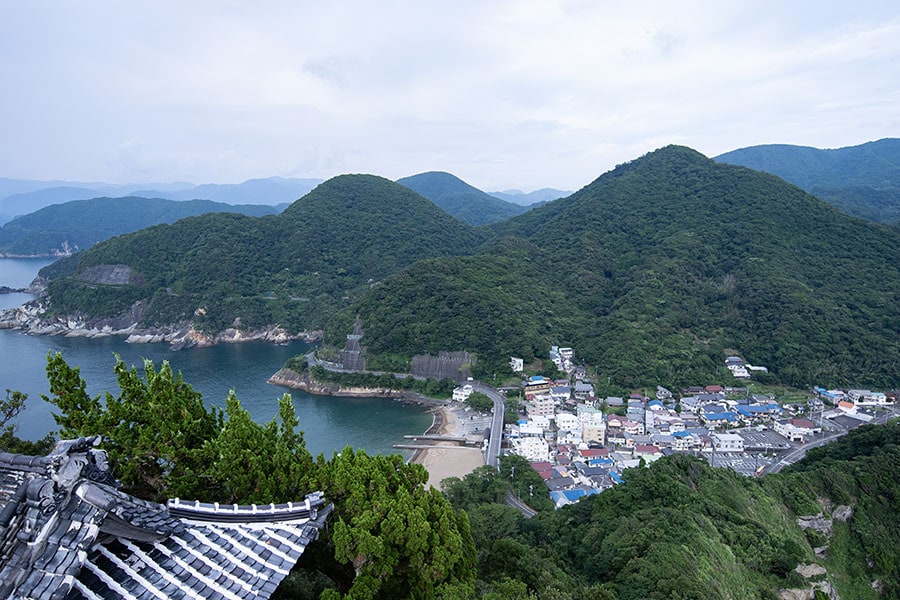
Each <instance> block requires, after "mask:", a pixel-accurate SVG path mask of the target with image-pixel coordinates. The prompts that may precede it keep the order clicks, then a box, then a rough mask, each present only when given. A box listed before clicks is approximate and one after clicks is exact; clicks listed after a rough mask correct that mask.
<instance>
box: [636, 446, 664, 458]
mask: <svg viewBox="0 0 900 600" xmlns="http://www.w3.org/2000/svg"><path fill="white" fill-rule="evenodd" d="M632 452H633V453H634V458H643V459H644V461H645V462H653V461H654V460H656V459H658V458H662V450H660V449H659V448H658V447H657V446H654V445H652V444H635V445H634V449H633V450H632Z"/></svg>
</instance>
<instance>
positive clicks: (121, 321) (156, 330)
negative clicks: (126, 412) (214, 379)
mask: <svg viewBox="0 0 900 600" xmlns="http://www.w3.org/2000/svg"><path fill="white" fill-rule="evenodd" d="M140 315H141V310H140V306H139V305H136V306H134V307H132V310H131V312H130V313H129V314H127V315H123V316H121V317H117V318H102V319H88V318H86V317H84V316H83V315H67V316H62V317H50V318H48V317H46V316H45V307H44V305H43V303H42V302H41V300H40V298H38V299H36V300H32V301H31V302H28V303H26V304H23V305H21V306H16V307H13V308H9V309H6V310H3V311H0V329H16V330H20V331H22V332H23V333H26V334H29V335H62V336H66V337H86V338H101V337H109V336H119V337H124V338H126V339H125V341H126V342H127V343H129V344H151V343H163V342H164V343H167V344H169V345H170V346H171V348H172V349H173V350H181V349H183V348H203V347H208V346H215V345H216V344H236V343H241V342H250V341H265V342H271V343H274V344H286V343H287V342H290V341H292V340H303V341H305V342H309V343H312V342H317V341H320V340H321V339H322V335H323V333H324V332H322V331H301V332H299V333H295V334H292V333H290V332H288V331H287V330H286V329H284V328H282V327H277V326H276V327H264V328H258V329H248V330H244V329H237V328H228V329H225V330H223V331H219V332H216V333H207V332H203V331H199V330H197V329H195V328H194V326H193V324H192V323H190V322H184V323H177V324H172V325H167V326H164V327H139V326H138V321H139V319H140Z"/></svg>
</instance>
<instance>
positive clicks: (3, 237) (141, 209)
mask: <svg viewBox="0 0 900 600" xmlns="http://www.w3.org/2000/svg"><path fill="white" fill-rule="evenodd" d="M215 212H229V213H239V214H243V215H249V216H257V217H261V216H263V215H273V214H276V209H275V208H274V207H272V206H263V205H251V204H244V205H237V206H235V205H231V204H223V203H221V202H212V201H210V200H188V201H183V202H179V201H175V200H164V199H162V198H138V197H134V196H130V197H126V198H93V199H91V200H73V201H71V202H64V203H62V204H52V205H50V206H47V207H45V208H41V209H39V210H36V211H35V212H33V213H29V214H27V215H23V216H21V217H16V218H15V219H13V220H12V221H10V222H9V223H6V224H5V225H3V227H0V253H5V254H14V255H19V256H34V255H53V254H59V253H65V252H75V251H78V250H84V249H86V248H90V247H91V246H93V245H94V244H96V243H98V242H102V241H103V240H106V239H109V238H111V237H113V236H115V235H121V234H123V233H131V232H133V231H137V230H139V229H143V228H145V227H150V226H151V225H157V224H159V223H174V222H175V221H177V220H178V219H183V218H185V217H192V216H196V215H202V214H206V213H215Z"/></svg>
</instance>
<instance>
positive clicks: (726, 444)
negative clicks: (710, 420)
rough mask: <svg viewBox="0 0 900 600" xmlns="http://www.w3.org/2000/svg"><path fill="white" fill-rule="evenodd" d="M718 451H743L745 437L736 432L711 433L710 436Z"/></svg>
mask: <svg viewBox="0 0 900 600" xmlns="http://www.w3.org/2000/svg"><path fill="white" fill-rule="evenodd" d="M709 437H710V438H711V439H712V442H713V448H715V449H716V452H743V451H744V438H742V437H741V436H739V435H738V434H736V433H719V432H715V433H711V434H710V436H709Z"/></svg>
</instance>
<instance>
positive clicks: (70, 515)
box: [0, 437, 330, 600]
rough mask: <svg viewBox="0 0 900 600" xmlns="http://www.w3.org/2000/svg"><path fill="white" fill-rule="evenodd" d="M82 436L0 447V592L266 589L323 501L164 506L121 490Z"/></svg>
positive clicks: (163, 594) (89, 595) (294, 556)
mask: <svg viewBox="0 0 900 600" xmlns="http://www.w3.org/2000/svg"><path fill="white" fill-rule="evenodd" d="M98 443H99V439H98V438H96V437H92V438H81V439H79V440H67V441H62V442H60V443H58V444H57V446H56V448H55V449H54V450H53V452H52V453H51V454H50V455H48V456H42V457H35V456H25V455H21V454H9V453H5V452H0V600H6V599H11V598H15V599H18V598H35V599H40V600H44V599H46V600H50V599H63V598H69V599H77V598H86V599H89V600H96V599H98V598H135V599H138V598H139V599H144V598H160V599H169V598H198V599H199V598H204V599H207V598H208V599H220V598H221V599H227V600H237V599H243V598H268V597H269V596H271V594H272V592H274V591H275V588H276V587H278V584H279V583H280V582H281V580H282V579H284V577H285V576H287V574H288V572H289V571H290V570H291V568H292V567H293V566H294V564H295V563H296V562H297V560H298V559H299V558H300V556H301V555H302V554H303V551H304V550H305V549H306V546H307V545H308V544H309V543H310V542H311V541H313V540H314V539H316V537H317V536H318V531H319V528H321V527H322V526H323V525H324V521H325V517H326V516H327V514H328V512H329V510H330V507H329V506H326V504H325V499H324V497H323V496H322V494H321V493H320V492H315V493H313V494H310V495H308V496H306V498H304V499H303V500H302V501H300V502H292V503H287V504H270V505H261V506H259V505H232V504H228V505H219V504H215V503H213V504H206V503H200V502H185V501H183V500H178V499H176V500H170V501H169V503H168V504H167V505H162V504H156V503H153V502H147V501H144V500H140V499H138V498H135V497H134V496H131V495H129V494H125V493H123V492H121V491H119V490H118V489H116V488H117V482H116V481H115V479H114V478H113V477H112V475H111V473H110V471H109V469H108V466H107V462H106V454H105V453H104V452H103V451H102V450H99V449H97V448H96V447H95V446H96V445H97V444H98Z"/></svg>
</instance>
